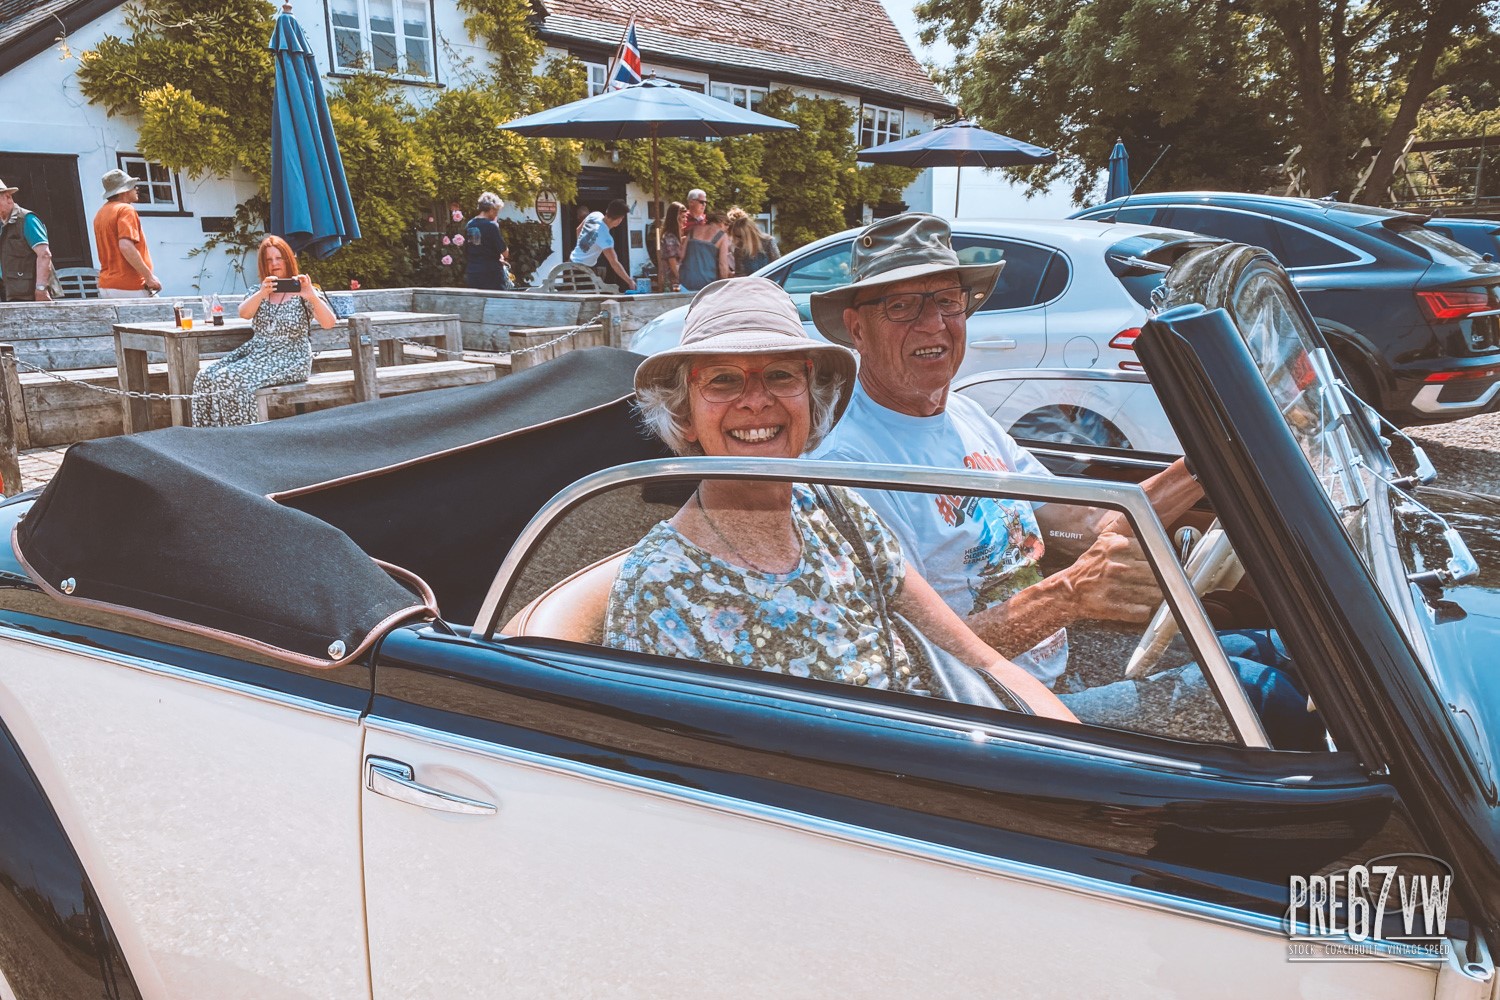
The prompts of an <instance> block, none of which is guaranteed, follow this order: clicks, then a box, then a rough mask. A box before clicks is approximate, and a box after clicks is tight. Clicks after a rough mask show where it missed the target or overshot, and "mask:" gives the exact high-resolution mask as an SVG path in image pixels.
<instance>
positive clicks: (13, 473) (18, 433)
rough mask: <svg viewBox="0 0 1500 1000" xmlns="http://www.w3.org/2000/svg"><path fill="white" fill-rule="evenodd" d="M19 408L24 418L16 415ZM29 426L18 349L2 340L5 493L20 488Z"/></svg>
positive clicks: (0, 437) (0, 424)
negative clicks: (26, 429) (18, 369)
mask: <svg viewBox="0 0 1500 1000" xmlns="http://www.w3.org/2000/svg"><path fill="white" fill-rule="evenodd" d="M18 409H19V410H20V413H21V421H20V423H19V426H18V424H17V421H16V418H15V415H16V411H17V410H18ZM25 428H26V404H25V401H24V400H23V399H22V398H21V380H20V378H18V377H17V375H16V351H15V348H14V347H12V346H11V345H10V344H0V480H4V484H5V495H6V496H8V497H13V496H15V495H16V494H17V493H19V492H21V454H20V448H21V447H22V446H21V443H20V442H21V438H22V436H23V435H24V434H25Z"/></svg>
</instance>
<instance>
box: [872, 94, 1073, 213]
mask: <svg viewBox="0 0 1500 1000" xmlns="http://www.w3.org/2000/svg"><path fill="white" fill-rule="evenodd" d="M857 155H858V158H859V159H861V160H863V161H864V162H866V163H890V164H894V165H895V166H898V167H957V168H959V174H960V177H959V178H958V179H957V180H955V182H954V185H953V215H954V217H955V218H957V216H958V193H959V184H960V182H961V180H962V172H963V168H964V167H970V166H978V167H1024V166H1030V165H1033V164H1037V163H1056V162H1057V154H1056V153H1054V152H1053V151H1052V150H1050V149H1047V148H1045V147H1043V146H1033V145H1032V144H1031V143H1029V142H1022V141H1021V140H1020V139H1012V138H1011V137H1010V136H1008V135H1001V134H1000V133H998V132H991V131H989V130H988V129H984V128H980V127H979V126H978V125H976V124H974V123H973V122H972V121H970V120H969V119H967V118H956V119H954V120H953V121H951V122H944V123H943V124H941V125H939V126H937V127H936V128H934V129H933V130H932V131H931V132H923V133H921V134H920V135H911V136H907V137H906V138H905V139H897V140H896V141H895V142H887V143H884V144H882V145H879V146H871V147H869V148H868V149H861V150H860V151H859V153H858V154H857Z"/></svg>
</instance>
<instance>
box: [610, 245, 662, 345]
mask: <svg viewBox="0 0 1500 1000" xmlns="http://www.w3.org/2000/svg"><path fill="white" fill-rule="evenodd" d="M658 259H659V258H658ZM603 311H604V320H603V323H604V336H603V337H602V338H601V342H602V344H603V345H604V346H606V347H624V346H625V345H624V344H623V343H622V342H621V341H622V340H623V333H624V330H623V327H624V324H623V323H621V322H620V303H618V302H616V301H614V300H613V299H611V300H610V301H608V302H606V303H604V310H603Z"/></svg>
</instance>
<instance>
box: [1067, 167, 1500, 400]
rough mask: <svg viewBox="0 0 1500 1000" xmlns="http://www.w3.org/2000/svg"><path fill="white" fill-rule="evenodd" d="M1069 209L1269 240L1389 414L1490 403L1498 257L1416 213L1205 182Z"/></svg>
mask: <svg viewBox="0 0 1500 1000" xmlns="http://www.w3.org/2000/svg"><path fill="white" fill-rule="evenodd" d="M1074 218H1080V219H1093V220H1095V221H1100V222H1137V223H1144V224H1149V225H1154V226H1165V227H1170V228H1172V229H1186V230H1189V231H1192V232H1199V233H1206V234H1208V235H1210V236H1218V237H1221V238H1224V239H1228V240H1233V241H1234V242H1236V243H1248V244H1250V245H1252V246H1258V247H1264V248H1265V249H1267V250H1269V251H1271V253H1273V254H1274V255H1275V256H1276V257H1277V258H1278V259H1279V260H1280V261H1281V262H1282V264H1283V265H1285V267H1286V269H1287V273H1288V274H1290V275H1291V277H1292V281H1293V282H1294V284H1295V285H1296V287H1297V290H1298V291H1299V292H1300V293H1301V294H1302V298H1303V299H1304V300H1305V301H1306V302H1307V307H1308V309H1309V310H1310V311H1311V312H1312V314H1313V317H1314V318H1315V319H1316V320H1317V323H1318V326H1319V327H1321V328H1322V330H1323V333H1324V336H1325V337H1327V339H1328V342H1329V345H1330V346H1331V347H1332V348H1333V351H1334V354H1335V355H1337V357H1338V360H1339V364H1340V365H1341V366H1342V367H1343V369H1344V372H1345V374H1346V375H1347V376H1348V378H1349V381H1350V383H1351V385H1352V387H1353V388H1354V390H1355V391H1356V392H1358V393H1359V395H1360V396H1361V397H1363V398H1364V399H1366V400H1367V401H1369V402H1371V403H1373V404H1374V405H1375V406H1376V407H1378V408H1379V409H1380V410H1381V411H1382V412H1384V413H1386V414H1388V415H1390V416H1391V418H1392V419H1394V420H1395V421H1397V422H1398V423H1406V424H1411V423H1430V422H1436V421H1441V420H1454V419H1457V418H1459V417H1467V416H1470V415H1472V414H1475V413H1480V412H1484V411H1486V410H1489V409H1491V408H1493V407H1495V406H1496V405H1497V400H1496V397H1497V395H1500V264H1495V263H1491V262H1488V261H1485V260H1482V259H1481V258H1480V257H1479V256H1478V255H1477V254H1475V253H1474V252H1473V251H1472V250H1469V249H1468V248H1466V247H1463V246H1461V245H1459V244H1458V243H1455V242H1454V241H1453V240H1451V239H1449V238H1448V237H1447V236H1445V235H1444V234H1442V233H1440V232H1437V231H1435V230H1433V229H1430V228H1427V227H1425V226H1424V223H1426V222H1427V218H1426V217H1425V216H1421V215H1413V214H1410V213H1406V212H1395V211H1391V210H1389V209H1383V208H1371V207H1369V206H1365V205H1350V204H1345V203H1341V202H1334V201H1322V200H1318V201H1315V200H1312V199H1307V198H1278V197H1274V196H1271V195H1251V194H1231V193H1225V192H1214V191H1208V192H1166V193H1161V194H1140V195H1132V196H1131V197H1129V198H1121V199H1116V200H1114V201H1111V202H1107V203H1105V204H1103V205H1100V206H1098V207H1097V208H1091V209H1087V210H1085V211H1082V212H1078V213H1076V215H1075V216H1074Z"/></svg>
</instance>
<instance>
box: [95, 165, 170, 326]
mask: <svg viewBox="0 0 1500 1000" xmlns="http://www.w3.org/2000/svg"><path fill="white" fill-rule="evenodd" d="M139 183H140V181H139V180H137V179H136V178H134V177H131V176H130V175H129V174H127V173H126V172H125V171H123V170H111V171H109V172H108V173H106V174H105V175H104V197H105V202H104V207H103V208H101V209H99V212H98V214H96V215H95V216H94V242H95V243H96V244H98V248H99V297H100V298H103V299H124V298H140V297H141V296H143V295H155V294H156V293H157V292H159V291H161V282H160V281H157V280H156V274H155V272H154V271H152V270H151V251H150V250H149V249H148V248H147V247H146V234H145V233H143V232H141V217H140V216H139V215H138V214H136V210H135V208H134V207H132V206H134V205H135V203H136V202H137V201H138V200H140V195H139V194H138V193H137V192H136V190H135V186H136V185H137V184H139Z"/></svg>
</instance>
